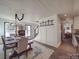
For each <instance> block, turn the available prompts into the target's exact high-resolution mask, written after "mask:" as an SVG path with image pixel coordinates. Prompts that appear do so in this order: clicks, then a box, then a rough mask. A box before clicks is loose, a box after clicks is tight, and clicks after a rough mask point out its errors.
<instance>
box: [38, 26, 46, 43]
mask: <svg viewBox="0 0 79 59" xmlns="http://www.w3.org/2000/svg"><path fill="white" fill-rule="evenodd" d="M39 30H40V42H42V43H46V27H40V29H39Z"/></svg>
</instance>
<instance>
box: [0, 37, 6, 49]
mask: <svg viewBox="0 0 79 59" xmlns="http://www.w3.org/2000/svg"><path fill="white" fill-rule="evenodd" d="M1 39H2V43H3V46H4V48H5V47H6V44H5V40H4V36H1Z"/></svg>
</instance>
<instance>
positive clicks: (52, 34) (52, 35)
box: [46, 26, 57, 46]
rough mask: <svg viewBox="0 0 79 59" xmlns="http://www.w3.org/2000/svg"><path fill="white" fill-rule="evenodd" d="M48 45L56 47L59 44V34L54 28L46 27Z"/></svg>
mask: <svg viewBox="0 0 79 59" xmlns="http://www.w3.org/2000/svg"><path fill="white" fill-rule="evenodd" d="M46 33H47V35H46V37H47V38H46V43H47V44H48V45H51V46H55V45H56V43H57V33H56V29H55V28H54V26H47V27H46Z"/></svg>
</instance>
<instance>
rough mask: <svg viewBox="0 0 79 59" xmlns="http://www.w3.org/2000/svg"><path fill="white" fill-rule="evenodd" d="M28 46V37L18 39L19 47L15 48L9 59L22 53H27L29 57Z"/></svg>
mask: <svg viewBox="0 0 79 59" xmlns="http://www.w3.org/2000/svg"><path fill="white" fill-rule="evenodd" d="M27 46H28V41H27V39H26V38H24V37H21V39H19V40H18V42H17V47H16V48H15V49H14V53H13V54H12V55H11V56H10V57H9V59H12V58H13V57H18V59H19V57H20V56H21V55H22V54H24V53H25V54H26V57H27Z"/></svg>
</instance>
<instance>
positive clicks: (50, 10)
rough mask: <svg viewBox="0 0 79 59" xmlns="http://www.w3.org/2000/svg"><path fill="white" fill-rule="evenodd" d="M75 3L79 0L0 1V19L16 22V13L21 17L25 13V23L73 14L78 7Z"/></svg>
mask: <svg viewBox="0 0 79 59" xmlns="http://www.w3.org/2000/svg"><path fill="white" fill-rule="evenodd" d="M73 2H74V3H75V4H76V3H78V2H79V0H77V1H76V2H75V0H74V1H73V0H0V18H4V19H10V20H14V19H15V13H17V14H18V15H19V17H20V16H21V14H22V13H24V15H25V17H24V21H33V20H39V19H41V18H44V17H48V16H51V15H54V14H71V13H72V12H73V8H74V7H75V6H76V5H74V4H73ZM73 5H74V6H73ZM78 7H79V6H78ZM74 9H75V10H77V7H75V8H74Z"/></svg>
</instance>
